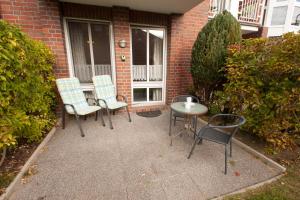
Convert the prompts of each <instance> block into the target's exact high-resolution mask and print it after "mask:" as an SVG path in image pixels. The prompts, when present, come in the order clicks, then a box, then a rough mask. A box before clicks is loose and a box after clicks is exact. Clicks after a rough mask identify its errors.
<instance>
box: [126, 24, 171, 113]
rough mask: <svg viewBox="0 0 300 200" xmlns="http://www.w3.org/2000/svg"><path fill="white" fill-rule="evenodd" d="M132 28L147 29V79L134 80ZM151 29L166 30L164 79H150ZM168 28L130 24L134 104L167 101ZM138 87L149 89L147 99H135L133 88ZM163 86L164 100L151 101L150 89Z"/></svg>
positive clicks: (146, 104)
mask: <svg viewBox="0 0 300 200" xmlns="http://www.w3.org/2000/svg"><path fill="white" fill-rule="evenodd" d="M132 29H147V61H146V64H147V81H139V82H135V81H133V76H132V66H133V54H132ZM149 30H162V31H163V32H164V38H163V39H164V43H163V63H162V65H163V80H162V81H149ZM167 53H168V52H167V28H166V27H163V26H151V25H141V24H131V25H130V57H131V61H130V74H131V99H132V106H133V107H139V106H150V105H165V102H166V78H167ZM136 88H146V90H147V101H134V95H133V90H134V89H136ZM151 88H161V89H162V100H161V101H149V89H151Z"/></svg>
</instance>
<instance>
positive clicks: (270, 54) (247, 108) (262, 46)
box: [211, 33, 300, 149]
mask: <svg viewBox="0 0 300 200" xmlns="http://www.w3.org/2000/svg"><path fill="white" fill-rule="evenodd" d="M228 56H229V57H228V59H227V66H226V76H227V79H228V83H226V84H225V85H224V91H222V92H217V93H216V97H217V99H216V100H215V101H214V104H213V105H211V109H212V110H215V109H216V108H218V109H219V110H221V109H222V108H223V109H224V107H226V108H227V109H228V110H229V111H231V112H233V113H237V114H241V115H244V116H245V117H246V119H247V123H246V124H245V126H244V129H245V130H246V131H247V132H249V133H252V134H255V135H257V136H259V137H261V138H263V139H264V140H266V141H267V142H268V143H269V144H271V145H273V146H274V147H275V148H279V149H286V148H292V147H293V146H294V145H295V141H296V139H297V138H299V136H300V122H299V119H300V34H292V33H289V34H286V35H284V36H283V37H282V38H270V39H263V38H258V39H248V40H244V41H243V42H242V44H241V45H233V46H231V47H230V48H229V55H228Z"/></svg>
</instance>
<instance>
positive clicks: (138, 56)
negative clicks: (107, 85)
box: [131, 28, 147, 81]
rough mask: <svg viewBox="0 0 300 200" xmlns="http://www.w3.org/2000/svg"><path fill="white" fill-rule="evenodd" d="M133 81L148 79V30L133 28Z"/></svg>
mask: <svg viewBox="0 0 300 200" xmlns="http://www.w3.org/2000/svg"><path fill="white" fill-rule="evenodd" d="M131 34H132V64H133V66H132V68H133V70H132V73H133V74H132V76H133V81H147V30H144V29H135V28H134V29H132V33H131Z"/></svg>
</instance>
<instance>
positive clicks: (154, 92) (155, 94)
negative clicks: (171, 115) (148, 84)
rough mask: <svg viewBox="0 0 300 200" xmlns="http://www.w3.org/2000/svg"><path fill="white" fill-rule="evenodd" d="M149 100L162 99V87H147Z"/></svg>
mask: <svg viewBox="0 0 300 200" xmlns="http://www.w3.org/2000/svg"><path fill="white" fill-rule="evenodd" d="M149 101H162V89H161V88H150V89H149Z"/></svg>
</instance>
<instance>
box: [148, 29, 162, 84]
mask: <svg viewBox="0 0 300 200" xmlns="http://www.w3.org/2000/svg"><path fill="white" fill-rule="evenodd" d="M163 47H164V32H163V31H162V30H149V79H150V81H162V78H163Z"/></svg>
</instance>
